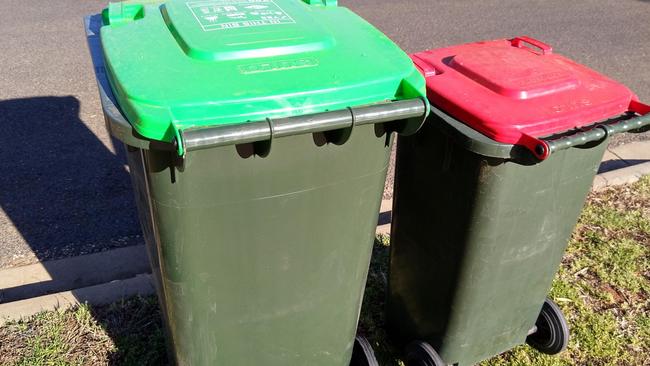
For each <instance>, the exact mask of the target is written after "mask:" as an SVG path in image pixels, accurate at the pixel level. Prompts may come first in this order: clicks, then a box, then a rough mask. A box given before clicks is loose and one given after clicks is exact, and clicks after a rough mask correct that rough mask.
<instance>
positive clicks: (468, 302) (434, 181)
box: [387, 111, 607, 365]
mask: <svg viewBox="0 0 650 366" xmlns="http://www.w3.org/2000/svg"><path fill="white" fill-rule="evenodd" d="M436 114H437V115H436ZM440 115H444V113H442V112H441V111H432V113H431V115H430V116H429V118H428V120H427V122H426V123H425V124H424V126H423V127H422V129H420V131H419V132H418V133H417V134H415V135H413V136H406V137H402V136H400V138H399V139H398V143H397V161H396V176H395V192H394V196H393V197H394V198H393V223H392V228H391V255H390V278H389V283H390V285H389V286H390V289H389V299H388V308H387V311H388V314H387V318H388V323H389V327H390V329H391V334H393V335H394V336H395V339H396V340H397V341H398V342H400V341H401V342H408V341H411V340H414V339H423V340H426V341H428V342H429V343H430V344H431V345H432V346H433V347H434V348H435V349H436V350H437V351H438V353H439V354H440V356H441V357H442V358H443V359H444V360H445V362H447V363H449V364H458V365H472V364H474V363H477V362H479V361H481V360H484V359H486V358H489V357H492V356H494V355H497V354H499V353H501V352H504V351H506V350H509V349H511V348H513V347H514V346H517V345H520V344H522V343H524V342H525V340H526V337H527V335H528V332H529V331H530V330H531V329H532V328H533V327H534V325H535V321H536V320H537V316H538V314H539V312H540V309H541V307H542V304H543V303H544V299H545V298H546V295H547V293H548V290H549V288H550V286H551V283H552V280H553V277H554V275H555V273H556V271H557V269H558V267H559V265H560V261H561V260H562V255H563V254H564V250H565V249H566V246H567V242H568V240H569V237H570V235H571V232H572V230H573V228H574V226H575V224H576V221H577V219H578V216H579V214H580V211H581V209H582V206H583V204H584V200H585V197H586V195H587V193H588V192H589V190H590V187H591V184H592V181H593V179H594V176H595V174H596V172H597V170H598V167H599V165H600V161H601V159H602V156H603V154H604V151H605V147H606V146H607V141H602V142H600V143H598V144H595V145H593V146H589V147H577V148H572V149H568V150H564V151H559V152H557V153H554V154H552V155H551V156H550V157H549V158H548V159H547V160H545V161H543V162H541V163H533V162H530V163H523V162H520V161H513V160H512V158H511V156H513V155H516V154H517V153H518V151H517V150H518V147H516V146H513V145H507V144H499V143H496V142H494V141H490V140H489V139H488V138H487V137H485V136H483V135H480V134H478V133H477V132H475V131H473V130H471V129H470V128H468V127H467V126H465V125H463V124H462V123H460V122H458V121H454V120H453V119H451V118H450V117H449V116H446V115H445V117H446V121H445V120H443V119H442V118H441V117H440Z"/></svg>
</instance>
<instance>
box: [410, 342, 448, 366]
mask: <svg viewBox="0 0 650 366" xmlns="http://www.w3.org/2000/svg"><path fill="white" fill-rule="evenodd" d="M445 365H446V363H445V361H443V360H442V358H441V357H440V355H438V352H436V350H435V349H433V347H431V345H430V344H429V343H427V342H422V341H415V342H412V343H411V344H409V345H408V346H406V366H445Z"/></svg>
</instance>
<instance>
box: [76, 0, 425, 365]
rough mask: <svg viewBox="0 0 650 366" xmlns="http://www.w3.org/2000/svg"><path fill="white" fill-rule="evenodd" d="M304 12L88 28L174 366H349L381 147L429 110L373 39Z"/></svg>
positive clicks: (252, 12) (418, 87)
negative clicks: (126, 166) (123, 152)
mask: <svg viewBox="0 0 650 366" xmlns="http://www.w3.org/2000/svg"><path fill="white" fill-rule="evenodd" d="M311 3H312V4H311V5H310V4H306V3H303V2H300V1H296V0H275V1H271V0H237V1H235V0H208V1H176V0H170V1H167V2H163V3H162V4H160V3H158V4H145V5H138V4H135V5H134V4H126V3H118V4H111V5H110V6H109V8H108V9H106V10H105V11H104V13H103V19H102V20H100V19H99V18H98V17H97V16H95V17H90V18H87V20H86V26H87V32H88V41H89V45H90V49H91V55H92V57H93V61H94V64H95V71H96V75H97V78H98V84H99V89H100V96H101V99H102V106H103V109H104V114H105V116H106V124H107V128H108V130H109V132H110V133H111V135H113V136H114V137H116V138H117V139H119V140H121V141H122V142H123V143H124V145H125V146H126V150H127V156H128V163H129V168H130V172H131V177H132V181H133V186H134V190H135V193H136V197H137V205H138V211H139V214H140V219H141V223H142V227H143V232H144V236H145V241H146V246H147V248H148V251H149V255H150V259H151V263H152V268H153V276H154V278H155V283H156V289H157V293H158V297H159V300H160V304H161V307H162V308H163V312H164V317H165V324H166V328H167V333H168V344H169V350H170V354H171V355H172V358H173V359H174V360H175V361H176V363H177V364H179V365H210V366H217V365H228V366H230V365H265V366H273V365H278V366H280V365H282V366H287V365H300V366H303V365H314V366H316V365H323V366H324V365H327V366H347V365H348V363H349V362H350V358H351V352H352V348H353V344H354V340H355V333H356V327H357V321H358V317H359V312H360V307H361V301H362V298H363V292H364V286H365V282H366V275H367V272H368V266H369V262H370V255H371V252H372V245H373V241H374V237H375V228H376V224H377V217H378V212H379V206H380V200H381V196H382V192H383V187H384V181H385V177H386V171H387V166H388V159H389V155H390V150H391V146H392V143H393V139H394V133H393V132H402V133H409V132H414V131H415V130H417V128H419V126H420V125H421V123H422V121H423V120H424V115H425V114H426V112H427V109H428V104H427V102H426V98H424V95H425V91H424V79H423V78H422V76H421V75H420V74H419V73H418V72H417V70H416V69H415V67H414V66H413V64H412V63H411V61H410V59H409V58H408V56H407V55H406V54H405V53H404V52H403V51H401V50H400V49H399V48H397V46H395V45H394V44H393V43H392V42H391V41H390V40H388V38H387V37H385V36H384V35H383V34H381V33H380V32H378V31H377V30H376V29H374V28H373V27H372V26H370V25H369V24H367V23H365V22H364V21H363V20H361V19H360V18H359V17H357V16H356V15H354V14H353V13H352V12H350V11H348V10H347V9H345V8H338V7H336V2H335V1H323V2H314V1H311ZM260 14H261V15H260ZM226 16H231V19H229V18H226ZM242 17H243V19H242ZM339 23H340V24H339ZM130 32H133V33H132V34H133V36H130V35H131V33H130ZM150 32H151V33H150ZM154 33H155V34H154ZM347 34H349V35H350V37H349V38H348V37H347V36H346V37H343V35H347ZM352 35H354V36H352ZM134 50H136V51H134ZM342 58H343V59H346V60H347V63H346V64H334V63H333V61H335V60H339V59H342ZM161 60H162V61H161ZM147 63H150V65H148V64H147ZM156 73H158V74H156ZM157 76H158V77H157ZM132 78H136V79H137V80H135V81H134V80H133V79H132ZM147 83H149V87H146V86H143V85H147ZM109 84H110V85H109ZM197 88H198V91H197ZM152 100H153V101H152ZM154 101H155V102H154ZM161 105H162V106H161Z"/></svg>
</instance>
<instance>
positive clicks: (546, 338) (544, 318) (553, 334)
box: [526, 299, 569, 355]
mask: <svg viewBox="0 0 650 366" xmlns="http://www.w3.org/2000/svg"><path fill="white" fill-rule="evenodd" d="M535 326H536V327H537V331H536V332H535V333H533V334H531V335H529V336H528V337H527V338H526V343H528V345H530V346H531V347H533V348H535V349H536V350H538V351H540V352H542V353H546V354H547V355H555V354H558V353H560V352H562V351H564V350H565V349H566V347H567V344H568V343H569V325H568V324H567V322H566V319H565V318H564V314H562V310H560V308H559V307H558V306H557V304H555V303H554V302H553V301H551V300H549V299H546V301H544V305H543V306H542V311H540V313H539V316H538V317H537V322H535Z"/></svg>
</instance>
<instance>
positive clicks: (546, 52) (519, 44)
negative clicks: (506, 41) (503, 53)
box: [510, 36, 553, 55]
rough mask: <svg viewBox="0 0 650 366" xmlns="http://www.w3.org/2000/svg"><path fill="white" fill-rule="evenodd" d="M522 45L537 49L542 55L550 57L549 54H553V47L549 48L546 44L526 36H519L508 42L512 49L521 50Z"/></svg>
mask: <svg viewBox="0 0 650 366" xmlns="http://www.w3.org/2000/svg"><path fill="white" fill-rule="evenodd" d="M524 43H527V44H529V45H531V46H534V47H537V48H539V49H540V50H541V51H542V55H550V54H551V53H553V47H551V46H549V45H548V44H546V43H544V42H542V41H538V40H536V39H535V38H531V37H528V36H519V37H515V38H513V39H511V40H510V44H512V45H513V46H514V47H517V48H522V44H524Z"/></svg>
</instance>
